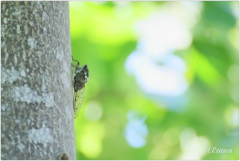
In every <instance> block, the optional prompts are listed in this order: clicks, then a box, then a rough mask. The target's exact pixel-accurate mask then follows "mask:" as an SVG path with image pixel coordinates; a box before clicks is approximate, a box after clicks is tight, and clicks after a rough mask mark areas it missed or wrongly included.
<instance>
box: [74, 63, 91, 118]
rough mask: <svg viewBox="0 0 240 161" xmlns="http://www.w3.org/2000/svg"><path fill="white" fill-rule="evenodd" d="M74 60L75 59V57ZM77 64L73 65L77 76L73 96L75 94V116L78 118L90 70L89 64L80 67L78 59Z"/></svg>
mask: <svg viewBox="0 0 240 161" xmlns="http://www.w3.org/2000/svg"><path fill="white" fill-rule="evenodd" d="M73 60H74V59H73ZM74 61H76V62H77V65H72V66H73V67H74V68H75V71H74V73H75V76H74V79H73V92H74V94H73V96H74V100H73V102H74V118H77V116H78V114H79V112H80V109H81V106H82V104H83V101H84V88H85V84H86V83H87V81H88V77H89V71H88V67H87V65H84V66H82V67H80V63H79V62H78V61H77V60H74Z"/></svg>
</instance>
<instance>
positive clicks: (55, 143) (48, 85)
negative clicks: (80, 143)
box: [1, 1, 76, 160]
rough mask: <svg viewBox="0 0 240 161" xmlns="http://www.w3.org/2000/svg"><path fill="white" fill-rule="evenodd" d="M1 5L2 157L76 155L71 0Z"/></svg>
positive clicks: (73, 157) (46, 157) (32, 157)
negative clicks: (70, 21)
mask: <svg viewBox="0 0 240 161" xmlns="http://www.w3.org/2000/svg"><path fill="white" fill-rule="evenodd" d="M1 10H2V12H1V21H2V24H1V32H2V33H1V34H2V35H1V40H2V44H1V53H2V59H1V63H2V68H1V69H2V72H1V78H2V80H1V84H2V88H1V92H2V102H1V103H2V106H1V121H2V126H1V134H2V135H1V141H2V149H1V150H2V153H1V159H14V160H17V159H22V160H24V159H38V160H41V159H53V160H54V159H57V158H59V159H61V154H64V153H65V154H66V155H63V157H62V158H67V157H68V158H69V159H75V153H76V152H75V140H74V119H73V118H74V115H73V98H72V85H71V47H70V34H69V12H68V10H69V8H68V2H49V1H47V2H43V1H25V2H17V1H15V2H13V1H9V2H6V1H5V2H1Z"/></svg>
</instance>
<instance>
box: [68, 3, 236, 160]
mask: <svg viewBox="0 0 240 161" xmlns="http://www.w3.org/2000/svg"><path fill="white" fill-rule="evenodd" d="M193 3H197V2H193ZM170 4H171V5H176V6H178V5H179V4H181V3H180V2H112V1H106V2H105V1H104V2H90V1H86V2H74V1H72V2H70V24H71V38H72V53H73V57H74V59H77V60H79V61H80V62H81V65H84V64H87V65H88V68H89V72H90V73H89V81H88V83H87V84H86V87H85V101H84V105H83V107H82V109H81V112H80V114H79V116H78V119H77V120H76V121H75V132H76V133H75V136H76V148H77V159H84V160H87V159H96V160H101V159H103V160H108V159H111V160H112V159H115V160H119V159H120V160H124V159H126V160H132V159H138V160H145V159H152V160H153V159H157V160H164V159H181V158H184V157H186V155H187V154H189V153H191V154H192V156H193V158H192V159H207V160H209V159H215V160H218V159H235V160H236V159H239V154H238V150H239V147H238V146H239V145H238V142H239V139H238V123H237V122H238V88H239V84H238V48H237V47H238V46H237V45H236V44H238V39H237V36H238V26H237V24H238V19H237V17H236V16H234V6H238V2H229V1H225V2H216V1H214V2H208V1H205V2H201V6H202V7H200V14H199V19H198V20H197V22H196V24H195V25H194V26H193V27H192V28H191V30H190V33H191V36H192V43H191V44H190V45H189V47H187V48H185V49H181V50H175V52H174V54H175V55H177V56H179V57H181V58H182V59H183V60H184V62H185V64H186V67H187V70H186V73H185V78H186V79H187V81H188V84H189V86H188V88H187V90H186V91H185V92H184V93H183V94H182V95H181V96H174V97H167V96H163V97H156V96H154V95H152V94H149V93H146V92H144V91H143V90H141V88H140V87H139V85H138V84H137V79H136V78H134V77H133V76H131V75H129V74H128V73H127V71H126V69H125V63H126V60H127V58H128V56H129V55H130V53H132V52H133V51H134V50H136V47H137V44H138V39H139V37H138V36H137V35H136V34H135V33H134V24H135V23H136V22H137V21H138V20H141V19H147V18H148V17H149V16H151V15H152V13H155V12H157V11H159V10H162V8H161V7H162V6H164V5H165V6H168V5H169V8H170V7H171V5H170ZM178 7H179V6H178ZM190 8H191V7H190ZM190 8H189V12H190ZM187 13H188V12H187ZM179 39H181V38H179ZM236 41H237V43H236ZM159 45H161V44H159ZM142 65H143V66H144V65H145V64H142ZM149 72H151V71H149ZM166 97H167V98H168V99H169V100H172V101H170V102H171V103H174V101H176V102H177V101H180V103H178V102H177V103H176V105H175V107H176V108H177V109H178V110H173V109H171V108H170V106H171V105H170V104H171V103H167V102H164V101H162V100H164V99H162V98H166ZM181 102H183V103H181ZM129 111H133V113H135V115H133V116H131V117H133V118H130V116H129V115H130V114H129ZM131 119H133V120H134V119H139V120H141V119H142V121H143V124H145V125H146V127H147V132H144V131H143V132H142V133H141V131H140V134H141V135H144V136H145V139H146V142H145V144H144V146H141V147H138V148H136V147H133V146H130V144H129V143H128V141H127V139H126V138H125V134H126V133H125V132H126V131H125V130H126V126H127V125H128V123H129V121H130V120H131ZM139 124H141V123H139ZM133 128H134V127H133ZM207 147H210V148H213V147H216V148H218V149H232V150H233V151H232V153H207V152H206V151H205V149H206V148H207ZM192 150H195V151H193V152H192ZM195 153H196V155H195ZM194 157H195V158H194Z"/></svg>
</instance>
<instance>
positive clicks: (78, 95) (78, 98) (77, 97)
mask: <svg viewBox="0 0 240 161" xmlns="http://www.w3.org/2000/svg"><path fill="white" fill-rule="evenodd" d="M83 101H84V88H82V89H80V90H78V91H77V92H74V118H75V119H76V118H77V116H78V114H79V112H80V109H81V106H82V104H83Z"/></svg>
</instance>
